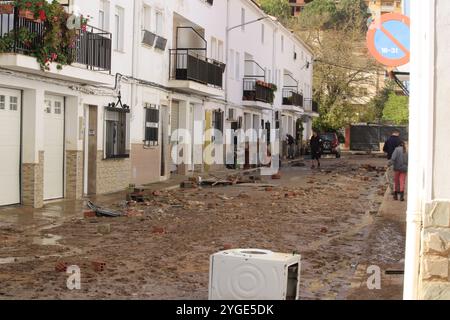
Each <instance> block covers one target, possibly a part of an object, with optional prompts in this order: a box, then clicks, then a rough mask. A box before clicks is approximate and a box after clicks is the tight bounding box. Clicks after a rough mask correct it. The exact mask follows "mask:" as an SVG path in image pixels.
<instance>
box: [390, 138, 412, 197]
mask: <svg viewBox="0 0 450 320" xmlns="http://www.w3.org/2000/svg"><path fill="white" fill-rule="evenodd" d="M389 162H390V164H391V165H392V167H393V168H394V172H395V175H394V183H395V192H394V200H398V199H399V198H398V196H400V201H405V184H406V175H407V172H408V151H407V148H406V143H405V142H401V143H400V145H399V146H398V147H397V148H396V149H395V151H394V153H393V154H392V157H391V160H389Z"/></svg>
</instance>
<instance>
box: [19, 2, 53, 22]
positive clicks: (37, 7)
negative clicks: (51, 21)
mask: <svg viewBox="0 0 450 320" xmlns="http://www.w3.org/2000/svg"><path fill="white" fill-rule="evenodd" d="M16 6H17V7H18V8H19V17H22V18H25V19H29V20H33V21H36V22H43V21H46V20H47V16H48V14H49V10H50V4H49V3H48V2H47V1H46V0H16Z"/></svg>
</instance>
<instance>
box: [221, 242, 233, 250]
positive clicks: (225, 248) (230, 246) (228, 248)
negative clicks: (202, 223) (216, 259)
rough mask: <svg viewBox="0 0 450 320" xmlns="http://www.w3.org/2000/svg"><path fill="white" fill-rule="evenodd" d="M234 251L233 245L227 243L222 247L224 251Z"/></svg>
mask: <svg viewBox="0 0 450 320" xmlns="http://www.w3.org/2000/svg"><path fill="white" fill-rule="evenodd" d="M230 249H233V245H232V244H231V243H225V244H224V245H223V247H222V250H230Z"/></svg>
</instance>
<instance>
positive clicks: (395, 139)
mask: <svg viewBox="0 0 450 320" xmlns="http://www.w3.org/2000/svg"><path fill="white" fill-rule="evenodd" d="M401 142H402V141H401V139H400V131H398V130H394V131H393V132H392V135H391V136H390V137H389V139H387V140H386V142H385V143H384V147H383V151H384V152H385V153H386V154H387V160H388V161H390V160H391V158H392V154H393V153H394V151H395V149H396V148H397V147H398V146H399V145H400V143H401ZM388 163H389V162H388ZM386 181H387V183H388V186H389V190H391V194H392V195H394V193H395V190H394V169H393V167H392V166H391V165H389V164H388V167H387V170H386Z"/></svg>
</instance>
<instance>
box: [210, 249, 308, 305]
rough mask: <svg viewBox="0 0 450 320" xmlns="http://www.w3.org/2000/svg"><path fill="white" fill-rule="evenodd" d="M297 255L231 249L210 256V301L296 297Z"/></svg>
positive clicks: (298, 261) (298, 278)
mask: <svg viewBox="0 0 450 320" xmlns="http://www.w3.org/2000/svg"><path fill="white" fill-rule="evenodd" d="M300 259H301V257H300V255H295V254H284V253H275V252H272V251H268V250H259V249H234V250H227V251H221V252H218V253H216V254H213V255H212V256H211V258H210V274H209V299H210V300H298V299H299V285H300V267H301V265H300Z"/></svg>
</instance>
